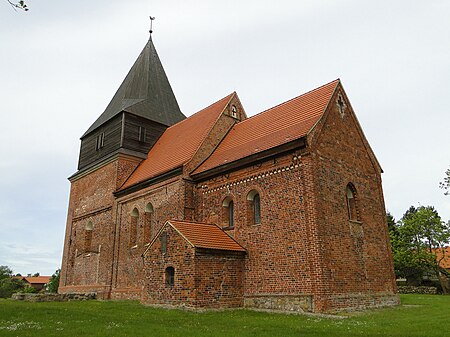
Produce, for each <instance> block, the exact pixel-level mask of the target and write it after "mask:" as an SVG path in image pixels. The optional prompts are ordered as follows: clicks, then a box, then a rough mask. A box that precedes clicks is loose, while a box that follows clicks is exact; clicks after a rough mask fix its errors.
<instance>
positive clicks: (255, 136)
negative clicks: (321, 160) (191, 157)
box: [193, 80, 339, 174]
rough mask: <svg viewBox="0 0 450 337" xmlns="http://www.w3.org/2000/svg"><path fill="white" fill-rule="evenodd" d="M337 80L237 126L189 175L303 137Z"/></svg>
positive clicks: (316, 117) (314, 121) (310, 127)
mask: <svg viewBox="0 0 450 337" xmlns="http://www.w3.org/2000/svg"><path fill="white" fill-rule="evenodd" d="M338 84H339V80H335V81H333V82H330V83H328V84H325V85H324V86H321V87H319V88H317V89H314V90H312V91H310V92H308V93H306V94H303V95H301V96H298V97H296V98H293V99H291V100H289V101H287V102H285V103H282V104H280V105H277V106H275V107H273V108H271V109H269V110H266V111H264V112H261V113H259V114H257V115H255V116H252V117H250V118H248V119H246V120H244V121H242V122H240V123H237V124H236V125H235V126H234V127H233V128H232V129H231V131H230V132H229V133H228V134H227V136H226V137H225V139H224V140H223V141H222V142H221V143H220V144H219V146H218V147H217V149H216V150H215V151H214V152H213V154H212V155H211V156H210V157H209V158H208V159H207V160H206V161H205V162H204V163H203V164H202V165H200V166H199V167H198V168H197V169H196V170H195V171H194V172H193V174H196V173H200V172H204V171H207V170H209V169H212V168H214V167H217V166H220V165H223V164H227V163H230V162H233V161H235V160H238V159H241V158H244V157H247V156H250V155H252V154H254V153H258V152H261V151H264V150H268V149H270V148H273V147H276V146H278V145H282V144H284V143H287V142H290V141H292V140H295V139H299V138H301V137H303V136H306V135H307V134H308V132H309V131H310V130H311V129H312V128H313V126H314V125H315V124H316V123H317V122H318V121H319V119H320V117H321V116H322V115H323V113H324V111H325V109H326V107H327V106H328V103H329V101H330V99H331V96H332V95H333V93H334V91H335V89H336V87H337V85H338Z"/></svg>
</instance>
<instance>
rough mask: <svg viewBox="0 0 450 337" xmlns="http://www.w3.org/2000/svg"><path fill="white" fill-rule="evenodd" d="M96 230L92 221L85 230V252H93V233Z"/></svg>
mask: <svg viewBox="0 0 450 337" xmlns="http://www.w3.org/2000/svg"><path fill="white" fill-rule="evenodd" d="M93 230H94V225H93V224H92V221H89V222H88V223H87V225H86V227H85V228H84V250H85V251H86V252H90V251H91V250H92V231H93Z"/></svg>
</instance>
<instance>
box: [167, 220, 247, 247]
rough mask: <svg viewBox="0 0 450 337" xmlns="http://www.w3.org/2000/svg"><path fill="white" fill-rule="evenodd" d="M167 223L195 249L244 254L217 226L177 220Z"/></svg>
mask: <svg viewBox="0 0 450 337" xmlns="http://www.w3.org/2000/svg"><path fill="white" fill-rule="evenodd" d="M168 223H169V224H171V225H172V226H173V227H174V228H175V229H176V230H177V231H178V232H179V233H180V234H181V235H182V236H183V237H184V238H185V239H186V240H187V241H189V243H190V244H191V245H193V246H194V247H196V248H206V249H219V250H230V251H238V252H245V249H244V248H243V247H242V246H241V245H240V244H239V243H237V242H236V241H235V240H234V239H233V238H232V237H231V236H229V235H228V234H227V233H225V232H224V231H223V230H222V229H221V228H219V227H218V226H217V225H214V224H207V223H198V222H189V221H178V220H169V221H168Z"/></svg>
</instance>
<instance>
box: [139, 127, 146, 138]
mask: <svg viewBox="0 0 450 337" xmlns="http://www.w3.org/2000/svg"><path fill="white" fill-rule="evenodd" d="M145 140H146V130H145V128H144V127H142V126H140V127H139V141H140V142H145Z"/></svg>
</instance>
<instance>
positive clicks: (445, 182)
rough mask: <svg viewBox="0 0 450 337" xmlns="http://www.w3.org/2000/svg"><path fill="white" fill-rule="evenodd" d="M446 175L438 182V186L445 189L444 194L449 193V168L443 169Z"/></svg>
mask: <svg viewBox="0 0 450 337" xmlns="http://www.w3.org/2000/svg"><path fill="white" fill-rule="evenodd" d="M445 175H446V177H444V179H443V180H442V181H441V182H440V183H439V187H440V188H442V189H443V190H445V192H444V194H445V195H449V194H450V168H449V169H448V170H447V171H445Z"/></svg>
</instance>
